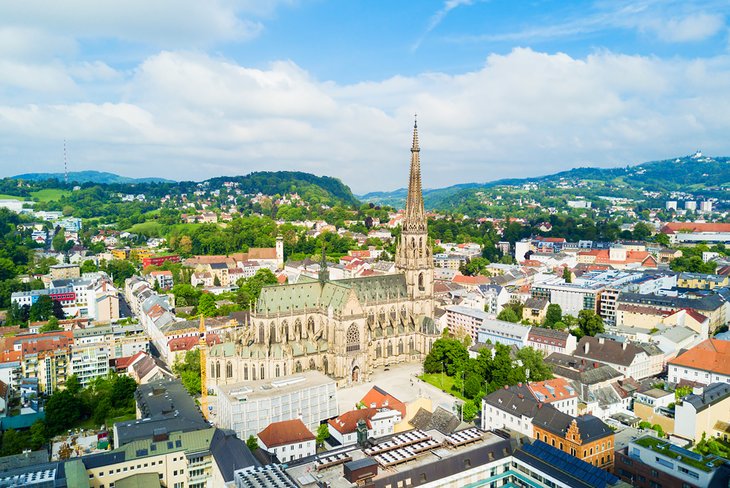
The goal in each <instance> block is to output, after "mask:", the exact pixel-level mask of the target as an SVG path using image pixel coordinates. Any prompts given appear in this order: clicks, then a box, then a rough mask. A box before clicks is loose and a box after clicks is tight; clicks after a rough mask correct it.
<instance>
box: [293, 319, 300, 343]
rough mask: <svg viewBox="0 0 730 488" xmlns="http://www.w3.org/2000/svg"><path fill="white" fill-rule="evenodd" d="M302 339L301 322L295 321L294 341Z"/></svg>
mask: <svg viewBox="0 0 730 488" xmlns="http://www.w3.org/2000/svg"><path fill="white" fill-rule="evenodd" d="M301 338H302V321H301V320H299V319H297V320H296V321H295V322H294V340H295V341H296V340H299V339H301Z"/></svg>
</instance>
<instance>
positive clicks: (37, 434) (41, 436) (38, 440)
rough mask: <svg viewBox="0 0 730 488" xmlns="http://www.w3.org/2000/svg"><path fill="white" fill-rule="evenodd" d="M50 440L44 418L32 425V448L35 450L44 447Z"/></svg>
mask: <svg viewBox="0 0 730 488" xmlns="http://www.w3.org/2000/svg"><path fill="white" fill-rule="evenodd" d="M46 442H48V437H47V436H46V424H45V423H44V422H43V421H42V420H36V421H35V422H34V423H33V425H31V426H30V448H31V449H32V450H34V451H37V450H38V449H40V448H42V447H43V445H44V444H45V443H46Z"/></svg>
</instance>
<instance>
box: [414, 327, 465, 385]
mask: <svg viewBox="0 0 730 488" xmlns="http://www.w3.org/2000/svg"><path fill="white" fill-rule="evenodd" d="M467 359H469V351H467V349H466V347H464V344H463V343H462V342H461V341H459V340H458V339H451V338H443V337H442V338H441V339H437V340H436V341H435V342H434V343H433V347H432V348H431V352H430V353H428V355H427V356H426V359H425V360H424V362H423V370H424V371H425V372H426V373H441V372H445V373H446V374H447V375H449V376H454V375H455V374H456V373H457V372H458V371H460V370H461V369H462V367H463V365H464V363H465V362H466V360H467Z"/></svg>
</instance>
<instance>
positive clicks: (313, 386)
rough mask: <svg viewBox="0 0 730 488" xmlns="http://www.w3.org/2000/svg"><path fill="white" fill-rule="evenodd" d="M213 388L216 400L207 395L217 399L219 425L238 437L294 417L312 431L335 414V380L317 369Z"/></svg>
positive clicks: (256, 432) (243, 436) (245, 436)
mask: <svg viewBox="0 0 730 488" xmlns="http://www.w3.org/2000/svg"><path fill="white" fill-rule="evenodd" d="M225 367H226V368H227V367H228V366H225ZM215 391H216V396H215V400H213V397H209V398H210V399H211V401H217V408H216V409H215V411H216V415H217V423H218V425H219V426H220V427H222V428H226V429H232V430H234V431H235V432H236V433H237V434H238V436H239V437H240V438H241V439H247V438H248V437H249V436H250V435H256V434H258V433H259V432H261V431H262V430H264V428H266V426H267V425H269V424H270V423H272V422H280V421H282V420H292V419H296V418H301V420H302V422H304V424H305V425H306V426H307V428H308V429H309V430H310V431H312V432H314V431H316V429H317V427H318V426H319V424H320V422H322V421H323V420H327V419H331V418H333V417H335V416H337V398H336V395H335V382H334V381H333V380H332V379H330V378H329V377H328V376H325V375H324V374H322V373H320V372H318V371H305V372H303V373H297V374H296V375H293V376H289V377H288V378H285V379H279V380H276V381H271V380H268V381H267V380H256V381H247V382H245V383H238V384H235V383H234V384H228V385H218V386H216V387H215Z"/></svg>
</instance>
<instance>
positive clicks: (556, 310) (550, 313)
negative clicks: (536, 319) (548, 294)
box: [543, 303, 563, 328]
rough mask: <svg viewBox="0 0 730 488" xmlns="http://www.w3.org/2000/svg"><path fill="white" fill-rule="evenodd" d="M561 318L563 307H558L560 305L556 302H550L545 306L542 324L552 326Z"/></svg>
mask: <svg viewBox="0 0 730 488" xmlns="http://www.w3.org/2000/svg"><path fill="white" fill-rule="evenodd" d="M562 320H563V309H562V308H560V305H559V304H557V303H551V304H550V305H548V307H547V312H545V322H544V323H543V325H544V326H545V327H549V328H553V327H554V326H555V324H556V323H558V322H560V321H562Z"/></svg>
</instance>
